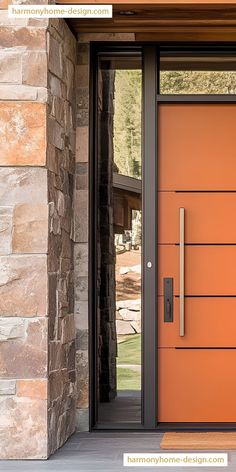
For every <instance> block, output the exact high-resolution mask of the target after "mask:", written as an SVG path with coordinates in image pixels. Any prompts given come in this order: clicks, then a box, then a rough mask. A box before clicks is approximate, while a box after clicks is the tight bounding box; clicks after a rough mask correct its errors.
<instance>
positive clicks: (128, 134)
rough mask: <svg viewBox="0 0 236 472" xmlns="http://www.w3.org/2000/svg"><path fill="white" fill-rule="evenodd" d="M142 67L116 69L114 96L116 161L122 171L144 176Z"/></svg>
mask: <svg viewBox="0 0 236 472" xmlns="http://www.w3.org/2000/svg"><path fill="white" fill-rule="evenodd" d="M141 80H142V75H141V71H140V70H117V71H116V76H115V97H114V98H115V99H114V108H115V113H114V162H115V164H116V165H117V167H118V169H119V173H120V174H124V175H128V176H130V177H136V178H141Z"/></svg>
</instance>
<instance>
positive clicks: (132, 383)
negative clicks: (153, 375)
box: [117, 367, 141, 390]
mask: <svg viewBox="0 0 236 472" xmlns="http://www.w3.org/2000/svg"><path fill="white" fill-rule="evenodd" d="M140 389H141V372H136V371H134V370H132V369H125V368H123V367H118V368H117V390H140Z"/></svg>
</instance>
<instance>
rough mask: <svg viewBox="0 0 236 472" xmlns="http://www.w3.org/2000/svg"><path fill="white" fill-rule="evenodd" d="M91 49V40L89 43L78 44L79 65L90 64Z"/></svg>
mask: <svg viewBox="0 0 236 472" xmlns="http://www.w3.org/2000/svg"><path fill="white" fill-rule="evenodd" d="M89 50H90V45H89V41H88V42H87V44H86V43H85V42H84V43H82V42H81V43H80V44H79V45H78V56H77V64H79V65H88V64H89Z"/></svg>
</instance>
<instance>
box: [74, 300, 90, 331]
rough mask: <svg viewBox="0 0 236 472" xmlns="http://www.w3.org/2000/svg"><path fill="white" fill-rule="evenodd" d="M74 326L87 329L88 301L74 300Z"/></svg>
mask: <svg viewBox="0 0 236 472" xmlns="http://www.w3.org/2000/svg"><path fill="white" fill-rule="evenodd" d="M75 327H76V329H79V330H80V329H88V302H78V301H75Z"/></svg>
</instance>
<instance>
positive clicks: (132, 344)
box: [117, 334, 141, 365]
mask: <svg viewBox="0 0 236 472" xmlns="http://www.w3.org/2000/svg"><path fill="white" fill-rule="evenodd" d="M117 364H135V365H141V334H133V335H130V336H128V337H127V338H126V339H125V340H124V341H123V342H121V343H119V344H118V358H117Z"/></svg>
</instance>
